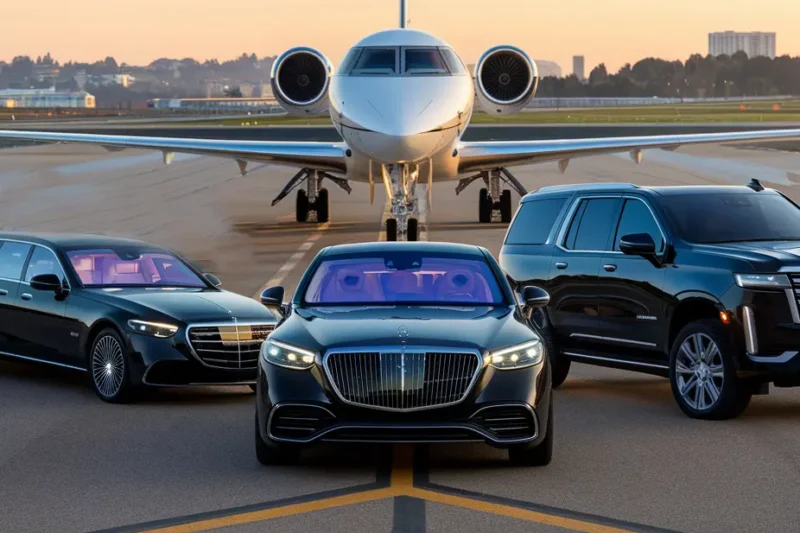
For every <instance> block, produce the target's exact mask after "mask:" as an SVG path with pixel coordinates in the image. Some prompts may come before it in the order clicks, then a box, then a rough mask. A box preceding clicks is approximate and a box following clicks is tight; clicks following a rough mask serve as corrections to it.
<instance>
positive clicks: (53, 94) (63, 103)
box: [0, 88, 95, 109]
mask: <svg viewBox="0 0 800 533" xmlns="http://www.w3.org/2000/svg"><path fill="white" fill-rule="evenodd" d="M0 107H5V108H45V109H52V108H57V107H62V108H63V107H68V108H81V109H87V108H88V109H91V108H94V107H95V99H94V96H93V95H91V94H89V93H87V92H85V91H81V92H58V91H56V90H55V89H54V88H53V89H5V90H0Z"/></svg>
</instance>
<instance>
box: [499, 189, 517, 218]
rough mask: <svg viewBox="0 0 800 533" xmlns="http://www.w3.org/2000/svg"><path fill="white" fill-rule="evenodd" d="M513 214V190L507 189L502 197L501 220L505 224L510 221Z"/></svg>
mask: <svg viewBox="0 0 800 533" xmlns="http://www.w3.org/2000/svg"><path fill="white" fill-rule="evenodd" d="M513 214H514V212H513V208H512V207H511V191H509V190H508V189H506V190H505V191H503V195H502V196H501V197H500V221H501V222H502V223H503V224H508V223H510V222H511V217H512V215H513Z"/></svg>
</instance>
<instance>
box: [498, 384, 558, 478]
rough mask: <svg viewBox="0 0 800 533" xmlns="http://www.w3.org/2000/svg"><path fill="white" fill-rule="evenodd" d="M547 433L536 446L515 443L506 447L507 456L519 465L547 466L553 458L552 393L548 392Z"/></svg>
mask: <svg viewBox="0 0 800 533" xmlns="http://www.w3.org/2000/svg"><path fill="white" fill-rule="evenodd" d="M546 431H547V433H545V436H544V440H543V441H542V442H540V443H539V444H538V445H536V446H532V445H530V444H517V445H516V446H512V447H511V448H509V449H508V458H509V459H510V460H511V462H512V463H513V464H515V465H519V466H547V465H549V464H550V461H552V460H553V393H552V392H551V393H550V407H549V408H548V415H547V430H546Z"/></svg>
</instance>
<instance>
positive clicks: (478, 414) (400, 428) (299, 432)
mask: <svg viewBox="0 0 800 533" xmlns="http://www.w3.org/2000/svg"><path fill="white" fill-rule="evenodd" d="M549 374H550V368H549V365H548V363H547V361H546V359H545V362H543V363H542V364H540V365H537V366H534V367H530V368H525V369H519V370H503V371H501V370H497V369H495V368H494V367H491V366H488V367H485V368H483V369H481V371H480V374H479V377H478V379H477V381H476V382H475V384H474V385H473V387H472V389H471V390H470V391H469V393H468V394H467V396H466V397H465V398H464V400H462V401H461V402H459V403H458V404H456V405H450V406H447V407H433V408H428V409H424V410H417V411H407V412H398V411H385V410H378V409H375V408H370V407H362V406H353V405H348V404H346V403H345V402H343V401H342V400H341V399H340V398H339V397H338V396H337V394H336V393H335V392H334V391H333V389H332V388H331V387H330V384H329V383H328V381H327V377H326V375H325V373H324V372H323V371H322V370H321V369H320V368H319V367H314V368H312V369H311V370H308V371H298V370H290V369H286V368H281V367H277V366H274V365H271V364H269V363H265V362H263V360H262V361H261V363H260V365H259V376H258V394H257V400H256V415H257V418H258V425H259V431H260V433H261V437H262V438H263V439H265V440H271V441H275V442H283V443H292V444H296V445H308V444H312V443H316V442H373V443H437V442H485V443H487V444H489V445H492V446H495V447H500V448H502V447H508V446H512V445H514V444H521V443H533V444H538V443H539V442H540V441H541V440H543V439H544V437H545V428H547V422H548V416H549V406H550V401H551V395H550V389H551V385H550V383H551V380H550V375H549Z"/></svg>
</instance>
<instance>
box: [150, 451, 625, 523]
mask: <svg viewBox="0 0 800 533" xmlns="http://www.w3.org/2000/svg"><path fill="white" fill-rule="evenodd" d="M413 463H414V449H413V446H408V445H406V446H395V447H394V450H393V457H392V473H391V482H390V485H389V488H385V489H375V490H368V491H365V492H359V493H355V494H347V495H344V496H336V497H333V498H325V499H322V500H316V501H310V502H304V503H295V504H291V505H285V506H283V507H275V508H272V509H264V510H261V511H250V512H244V513H240V514H234V515H230V516H223V517H219V518H209V519H206V520H199V521H197V522H191V523H188V524H181V525H176V526H168V527H163V528H156V529H151V530H148V531H147V533H196V532H198V531H210V530H213V529H218V528H223V527H230V526H239V525H243V524H251V523H253V522H262V521H265V520H271V519H273V518H283V517H287V516H295V515H299V514H303V513H310V512H314V511H323V510H325V509H334V508H337V507H346V506H350V505H356V504H359V503H365V502H372V501H377V500H384V499H388V498H394V497H397V496H409V497H411V498H418V499H421V500H425V501H429V502H433V503H440V504H444V505H450V506H453V507H460V508H462V509H471V510H473V511H479V512H482V513H490V514H494V515H500V516H507V517H510V518H516V519H518V520H525V521H527V522H534V523H537V524H542V525H547V526H555V527H559V528H563V529H565V530H569V531H581V532H583V533H630V532H631V530H628V529H621V528H618V527H613V526H606V525H602V524H597V523H594V522H588V521H585V520H578V519H575V518H567V517H563V516H560V515H556V514H548V513H544V512H541V511H532V510H529V509H524V508H520V507H514V506H511V505H504V504H499V503H492V502H487V501H483V500H475V499H472V498H467V497H464V496H455V495H452V494H444V493H441V492H436V491H434V490H428V489H420V488H416V487H415V486H414V466H413Z"/></svg>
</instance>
